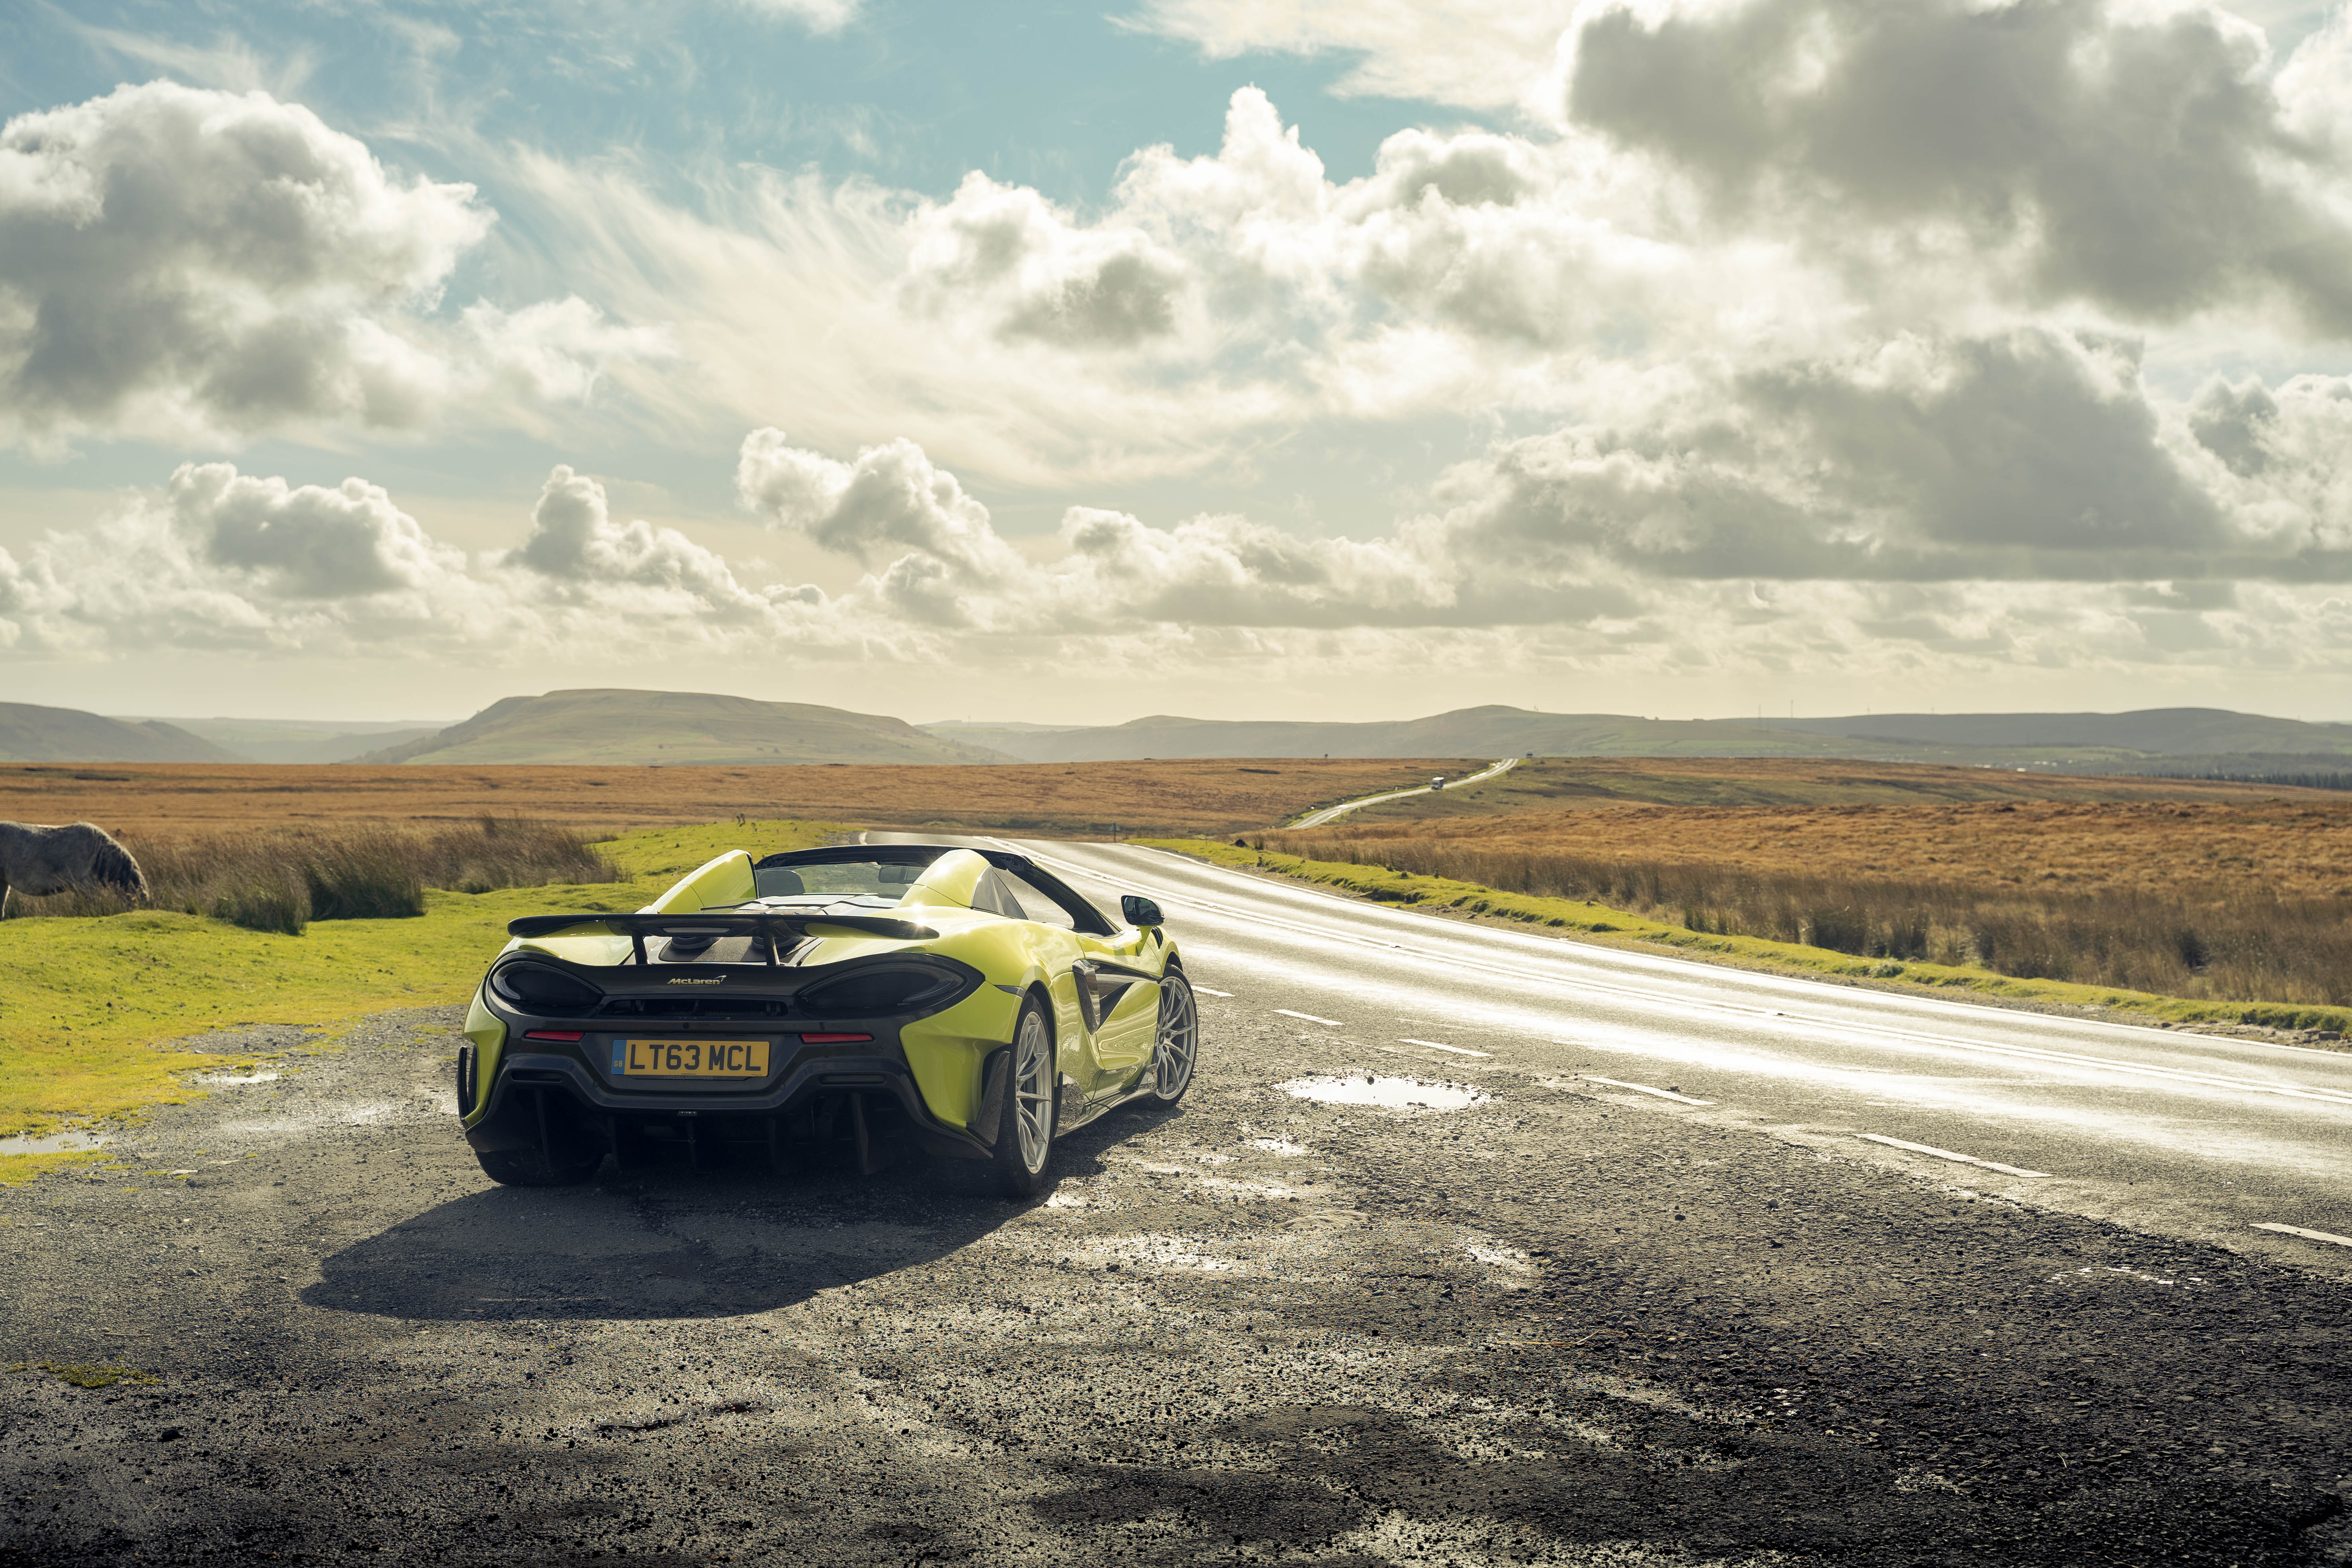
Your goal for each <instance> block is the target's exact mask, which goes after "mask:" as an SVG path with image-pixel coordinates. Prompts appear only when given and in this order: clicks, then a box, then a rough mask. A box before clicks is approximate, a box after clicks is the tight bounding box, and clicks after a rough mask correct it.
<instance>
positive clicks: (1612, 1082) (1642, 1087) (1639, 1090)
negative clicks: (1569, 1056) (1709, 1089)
mask: <svg viewBox="0 0 2352 1568" xmlns="http://www.w3.org/2000/svg"><path fill="white" fill-rule="evenodd" d="M1576 1076H1577V1077H1579V1078H1580V1079H1583V1080H1584V1081H1585V1082H1587V1083H1605V1084H1607V1085H1608V1086H1609V1087H1610V1088H1612V1089H1632V1090H1633V1092H1634V1093H1635V1094H1654V1095H1656V1096H1657V1097H1658V1098H1659V1099H1660V1100H1680V1101H1682V1102H1683V1103H1684V1104H1685V1105H1713V1104H1714V1103H1715V1101H1713V1100H1693V1099H1692V1098H1691V1097H1690V1096H1689V1095H1687V1094H1677V1093H1675V1091H1674V1090H1673V1089H1652V1088H1651V1087H1650V1086H1649V1085H1648V1084H1646V1083H1620V1082H1618V1081H1617V1080H1616V1079H1613V1078H1595V1077H1593V1076H1592V1075H1591V1073H1589V1072H1583V1073H1579V1074H1577V1075H1576Z"/></svg>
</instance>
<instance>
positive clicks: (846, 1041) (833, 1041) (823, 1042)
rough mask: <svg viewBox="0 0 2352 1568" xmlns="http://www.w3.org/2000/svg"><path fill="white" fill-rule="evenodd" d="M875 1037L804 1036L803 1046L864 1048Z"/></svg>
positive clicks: (802, 1039)
mask: <svg viewBox="0 0 2352 1568" xmlns="http://www.w3.org/2000/svg"><path fill="white" fill-rule="evenodd" d="M872 1038H873V1036H871V1035H803V1036H802V1037H801V1044H803V1045H804V1046H862V1045H864V1044H865V1043H866V1041H868V1040H870V1039H872Z"/></svg>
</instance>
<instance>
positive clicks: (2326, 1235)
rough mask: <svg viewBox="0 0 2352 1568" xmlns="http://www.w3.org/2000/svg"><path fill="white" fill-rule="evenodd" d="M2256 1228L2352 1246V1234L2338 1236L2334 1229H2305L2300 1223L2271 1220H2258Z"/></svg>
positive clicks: (2337, 1244) (2307, 1239) (2309, 1239)
mask: <svg viewBox="0 0 2352 1568" xmlns="http://www.w3.org/2000/svg"><path fill="white" fill-rule="evenodd" d="M2254 1228H2255V1229H2256V1230H2274V1231H2277V1232H2278V1233H2279V1234H2280V1235H2281V1236H2299V1237H2303V1239H2304V1240H2305V1241H2332V1242H2334V1243H2335V1244H2336V1246H2338V1247H2352V1236H2338V1235H2336V1233H2335V1232H2334V1231H2332V1230H2305V1229H2304V1228H2303V1226H2299V1225H2275V1224H2273V1223H2272V1222H2271V1221H2269V1220H2266V1219H2264V1220H2256V1221H2255V1222H2254Z"/></svg>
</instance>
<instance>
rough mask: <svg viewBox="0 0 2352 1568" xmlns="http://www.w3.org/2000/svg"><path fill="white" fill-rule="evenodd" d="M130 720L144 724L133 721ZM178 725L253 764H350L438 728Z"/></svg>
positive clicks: (275, 722)
mask: <svg viewBox="0 0 2352 1568" xmlns="http://www.w3.org/2000/svg"><path fill="white" fill-rule="evenodd" d="M128 722H133V723H135V722H140V721H136V720H132V721H128ZM175 722H176V723H177V724H178V725H179V727H180V728H181V729H183V730H185V731H188V732H189V733H190V734H193V735H199V736H202V737H203V738H204V739H205V740H207V741H210V742H212V743H213V744H214V745H215V746H224V747H226V748H227V749H228V751H229V752H232V753H233V754H235V755H236V756H237V757H239V758H242V759H243V760H245V761H247V762H253V763H348V762H350V761H352V759H353V758H355V757H359V756H361V755H363V754H364V753H366V752H380V751H383V750H384V749H385V748H386V747H390V746H399V745H405V744H406V743H407V742H410V741H415V740H421V739H423V738H424V737H425V736H426V735H433V734H438V733H439V732H440V731H441V726H440V725H438V724H398V723H356V722H352V721H339V720H315V719H181V720H177V721H175Z"/></svg>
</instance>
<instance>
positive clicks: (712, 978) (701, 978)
mask: <svg viewBox="0 0 2352 1568" xmlns="http://www.w3.org/2000/svg"><path fill="white" fill-rule="evenodd" d="M669 983H670V984H672V985H724V984H727V976H725V975H723V974H673V975H671V976H670V977H669Z"/></svg>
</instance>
